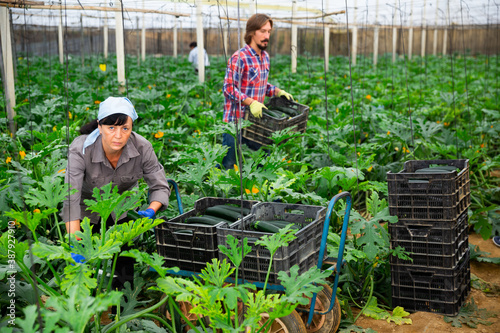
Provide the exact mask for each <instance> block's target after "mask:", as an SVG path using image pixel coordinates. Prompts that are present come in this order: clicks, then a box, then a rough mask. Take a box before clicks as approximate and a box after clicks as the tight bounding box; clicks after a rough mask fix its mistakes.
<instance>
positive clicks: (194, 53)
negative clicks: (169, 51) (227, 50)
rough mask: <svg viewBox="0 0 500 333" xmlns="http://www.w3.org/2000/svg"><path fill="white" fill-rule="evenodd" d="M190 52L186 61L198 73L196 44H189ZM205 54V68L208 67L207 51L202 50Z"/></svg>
mask: <svg viewBox="0 0 500 333" xmlns="http://www.w3.org/2000/svg"><path fill="white" fill-rule="evenodd" d="M189 47H190V48H191V51H190V52H189V57H188V60H189V62H190V63H191V64H193V67H194V70H195V72H196V73H198V44H197V43H196V42H192V43H191V44H189ZM203 52H204V53H205V67H208V66H210V60H209V59H208V54H207V50H203Z"/></svg>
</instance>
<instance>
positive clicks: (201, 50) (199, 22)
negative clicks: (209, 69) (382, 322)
mask: <svg viewBox="0 0 500 333" xmlns="http://www.w3.org/2000/svg"><path fill="white" fill-rule="evenodd" d="M202 15H203V4H202V1H201V0H196V44H197V45H198V46H197V47H198V80H199V81H200V83H204V82H205V44H204V42H203V16H202Z"/></svg>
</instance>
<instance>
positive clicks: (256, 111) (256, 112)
mask: <svg viewBox="0 0 500 333" xmlns="http://www.w3.org/2000/svg"><path fill="white" fill-rule="evenodd" d="M262 109H267V108H266V106H265V105H264V104H262V103H260V102H257V101H253V102H252V104H250V112H252V114H253V116H254V117H256V118H260V117H262Z"/></svg>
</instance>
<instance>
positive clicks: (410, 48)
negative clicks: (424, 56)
mask: <svg viewBox="0 0 500 333" xmlns="http://www.w3.org/2000/svg"><path fill="white" fill-rule="evenodd" d="M412 54H413V0H411V4H410V29H409V30H408V60H411V56H412Z"/></svg>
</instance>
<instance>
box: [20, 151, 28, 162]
mask: <svg viewBox="0 0 500 333" xmlns="http://www.w3.org/2000/svg"><path fill="white" fill-rule="evenodd" d="M19 157H20V158H21V159H22V160H24V158H25V157H26V152H25V151H22V150H21V151H20V152H19Z"/></svg>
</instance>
